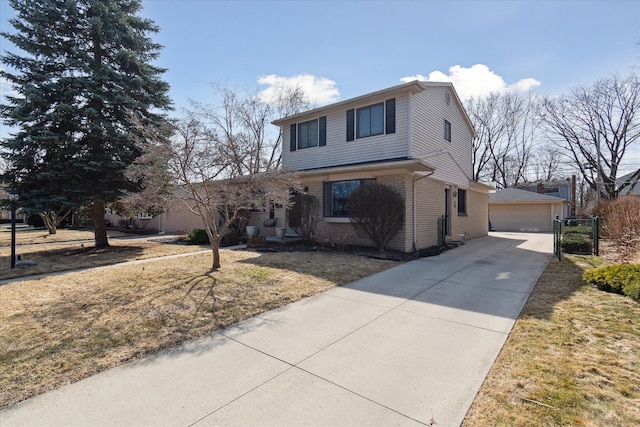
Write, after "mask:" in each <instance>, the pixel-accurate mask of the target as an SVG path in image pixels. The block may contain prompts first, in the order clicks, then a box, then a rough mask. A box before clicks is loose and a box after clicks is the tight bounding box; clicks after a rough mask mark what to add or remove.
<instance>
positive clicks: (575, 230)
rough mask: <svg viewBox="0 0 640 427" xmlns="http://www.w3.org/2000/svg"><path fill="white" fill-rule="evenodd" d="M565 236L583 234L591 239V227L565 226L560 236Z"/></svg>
mask: <svg viewBox="0 0 640 427" xmlns="http://www.w3.org/2000/svg"><path fill="white" fill-rule="evenodd" d="M565 234H584V235H585V236H589V237H591V238H592V237H593V232H592V230H591V227H590V226H588V225H576V226H567V227H564V228H563V229H562V235H565Z"/></svg>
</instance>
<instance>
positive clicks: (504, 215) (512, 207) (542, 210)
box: [489, 188, 567, 232]
mask: <svg viewBox="0 0 640 427" xmlns="http://www.w3.org/2000/svg"><path fill="white" fill-rule="evenodd" d="M566 205H567V201H566V200H565V199H562V198H560V197H555V196H549V195H547V194H540V193H534V192H532V191H526V190H519V189H516V188H505V189H502V190H497V191H496V192H495V193H491V194H489V221H491V227H492V228H493V229H494V230H495V231H538V232H551V231H553V219H554V218H555V217H556V216H558V218H559V219H564V218H565V212H566V209H565V208H566Z"/></svg>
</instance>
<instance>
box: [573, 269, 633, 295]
mask: <svg viewBox="0 0 640 427" xmlns="http://www.w3.org/2000/svg"><path fill="white" fill-rule="evenodd" d="M582 280H584V281H585V282H587V283H591V284H593V285H595V286H597V287H598V289H601V290H603V291H606V292H614V293H618V294H622V295H626V296H628V297H629V298H631V299H633V300H635V301H638V302H640V264H635V265H629V264H615V265H607V266H604V267H600V268H595V269H593V270H589V271H586V272H585V273H584V274H583V275H582Z"/></svg>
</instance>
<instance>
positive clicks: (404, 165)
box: [297, 158, 436, 178]
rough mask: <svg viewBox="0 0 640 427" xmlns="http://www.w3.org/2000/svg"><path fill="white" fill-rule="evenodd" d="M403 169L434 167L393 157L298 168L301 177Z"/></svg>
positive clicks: (410, 170)
mask: <svg viewBox="0 0 640 427" xmlns="http://www.w3.org/2000/svg"><path fill="white" fill-rule="evenodd" d="M393 169H404V170H405V171H407V172H420V171H422V172H432V171H435V170H436V168H435V167H433V166H432V165H430V164H429V163H427V162H425V161H424V160H420V159H407V158H404V159H395V160H391V161H375V162H365V163H355V164H350V165H340V166H326V167H321V168H315V169H304V170H298V171H297V172H298V175H299V176H300V177H301V178H304V177H313V176H322V175H328V174H338V173H349V172H375V171H389V170H393Z"/></svg>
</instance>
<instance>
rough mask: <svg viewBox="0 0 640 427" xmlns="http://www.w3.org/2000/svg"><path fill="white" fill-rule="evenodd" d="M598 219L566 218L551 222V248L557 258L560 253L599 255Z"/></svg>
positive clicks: (559, 256)
mask: <svg viewBox="0 0 640 427" xmlns="http://www.w3.org/2000/svg"><path fill="white" fill-rule="evenodd" d="M599 227H600V219H599V218H598V217H592V218H582V219H581V218H567V219H555V220H554V222H553V250H554V253H555V255H556V256H557V257H558V259H559V260H562V254H563V253H565V254H578V255H599V254H600V248H599V242H600V236H599V229H600V228H599Z"/></svg>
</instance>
